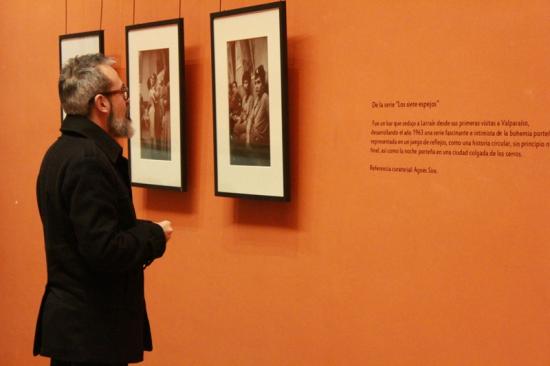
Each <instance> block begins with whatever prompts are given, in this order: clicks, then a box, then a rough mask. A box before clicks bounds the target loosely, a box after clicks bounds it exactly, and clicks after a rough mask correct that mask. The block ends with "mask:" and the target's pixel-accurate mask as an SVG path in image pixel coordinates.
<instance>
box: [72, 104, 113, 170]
mask: <svg viewBox="0 0 550 366" xmlns="http://www.w3.org/2000/svg"><path fill="white" fill-rule="evenodd" d="M61 132H62V133H76V134H78V135H81V136H84V137H87V138H89V139H91V140H93V141H94V142H95V144H96V145H97V146H98V147H99V148H100V149H101V150H102V151H103V152H104V153H105V154H106V155H107V157H108V158H109V159H110V160H111V161H112V162H113V163H115V162H116V161H117V159H118V158H119V156H121V155H122V148H121V147H120V145H119V144H118V143H117V142H116V141H115V140H114V139H113V138H112V137H111V136H109V135H108V134H107V133H106V132H105V131H103V129H101V127H99V126H98V125H96V124H95V123H94V122H92V121H90V120H89V119H88V118H87V117H84V116H77V115H74V114H69V115H67V117H65V119H64V120H63V123H62V124H61Z"/></svg>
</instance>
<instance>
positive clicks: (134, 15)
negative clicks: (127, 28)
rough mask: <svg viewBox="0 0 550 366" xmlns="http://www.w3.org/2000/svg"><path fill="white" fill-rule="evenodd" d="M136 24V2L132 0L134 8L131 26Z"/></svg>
mask: <svg viewBox="0 0 550 366" xmlns="http://www.w3.org/2000/svg"><path fill="white" fill-rule="evenodd" d="M134 24H136V0H134V8H133V9H132V25H134Z"/></svg>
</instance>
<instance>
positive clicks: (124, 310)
mask: <svg viewBox="0 0 550 366" xmlns="http://www.w3.org/2000/svg"><path fill="white" fill-rule="evenodd" d="M113 63H114V61H113V60H111V59H109V58H106V57H104V56H103V55H100V54H93V55H84V56H80V57H78V56H77V57H75V58H72V59H70V60H69V61H68V62H67V63H66V64H65V66H64V67H63V69H62V70H61V75H60V78H59V95H60V99H61V104H62V106H63V108H64V110H65V112H66V113H67V117H66V118H65V120H64V121H63V124H62V126H61V133H62V134H61V136H60V137H59V138H58V140H57V141H56V142H55V143H54V144H53V145H52V146H51V147H50V149H49V150H48V152H47V153H46V155H45V157H44V160H43V162H42V166H41V168H40V173H39V176H38V181H37V199H38V207H39V211H40V217H41V219H42V224H43V227H44V239H45V244H46V261H47V268H48V282H47V285H46V290H45V293H44V297H43V298H42V304H41V306H40V312H39V315H38V321H37V326H36V334H35V342H34V354H35V355H37V354H40V355H43V356H47V357H50V358H51V359H52V360H51V365H52V366H76V365H78V366H84V365H86V366H91V365H94V366H95V365H127V363H129V362H139V361H141V360H143V351H144V350H148V351H150V350H151V349H152V342H151V333H150V328H149V321H148V319H147V312H146V309H145V298H144V293H143V269H144V267H145V266H147V265H148V264H150V263H151V262H152V261H153V260H154V259H155V258H159V257H160V256H162V254H163V253H164V250H165V246H166V242H167V241H168V239H170V236H171V234H172V226H171V223H170V222H169V221H162V222H159V223H153V222H150V221H142V220H137V219H136V216H135V212H134V207H133V204H132V192H131V189H130V182H129V177H128V162H127V160H126V159H125V158H124V157H123V156H122V149H121V147H120V146H119V145H118V144H117V143H116V141H115V140H114V139H113V137H129V136H131V135H132V132H133V130H132V126H131V122H130V120H129V119H128V118H127V117H126V115H127V108H128V90H127V88H126V87H125V86H124V84H123V83H122V80H120V77H119V76H118V74H117V73H116V71H115V70H114V69H113V67H112V65H113Z"/></svg>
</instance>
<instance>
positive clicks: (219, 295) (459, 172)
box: [0, 0, 550, 366]
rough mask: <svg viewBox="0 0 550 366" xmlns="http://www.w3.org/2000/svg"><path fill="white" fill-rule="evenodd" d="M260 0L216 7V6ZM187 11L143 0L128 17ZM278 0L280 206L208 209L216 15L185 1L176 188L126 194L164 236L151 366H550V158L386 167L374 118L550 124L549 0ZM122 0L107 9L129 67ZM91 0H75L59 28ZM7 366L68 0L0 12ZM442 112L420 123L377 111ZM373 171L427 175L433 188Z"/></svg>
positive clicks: (39, 278) (0, 349)
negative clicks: (405, 102) (284, 88)
mask: <svg viewBox="0 0 550 366" xmlns="http://www.w3.org/2000/svg"><path fill="white" fill-rule="evenodd" d="M256 3H258V2H257V1H249V0H247V1H244V0H224V1H222V7H223V9H230V8H235V7H241V6H245V5H253V4H256ZM179 4H180V2H179V1H177V0H171V1H152V0H136V7H135V21H136V23H143V22H149V21H155V20H162V19H169V18H175V17H177V16H178V6H179ZM457 4H458V3H457V2H456V1H441V0H438V1H436V0H419V1H383V0H376V1H359V0H354V1H343V2H342V1H340V2H338V1H327V0H317V1H313V0H289V1H287V13H288V17H287V20H288V65H289V81H288V86H289V105H290V132H291V144H290V147H291V161H292V169H291V170H292V202H291V203H289V204H285V203H273V202H257V201H247V200H235V199H227V198H219V197H215V196H214V194H213V192H214V181H213V179H214V178H213V176H214V175H213V146H212V144H213V142H212V134H213V131H212V130H213V128H212V106H211V100H212V99H211V66H210V30H209V13H211V12H214V11H218V10H219V1H218V0H195V1H190V0H182V1H181V14H182V17H184V19H185V72H186V95H187V101H186V102H187V116H186V117H187V123H188V131H189V138H188V142H189V150H188V151H189V156H190V158H189V177H190V178H189V191H188V192H187V193H175V192H164V191H154V190H145V189H135V190H134V193H135V203H136V209H137V211H138V214H139V215H140V216H141V217H144V218H150V219H153V220H159V219H164V218H167V219H171V220H172V221H173V223H174V227H175V233H174V237H173V239H172V241H171V242H170V243H169V246H168V250H167V252H166V254H165V256H164V258H162V259H161V260H158V261H157V262H155V263H154V265H153V266H152V267H150V268H149V269H147V282H146V286H147V299H148V305H149V311H150V317H151V320H152V328H153V338H154V342H155V351H154V352H153V353H148V354H146V359H145V363H144V364H145V365H151V366H154V365H157V366H161V365H162V366H165V365H201V366H203V365H212V366H214V365H224V366H225V365H239V366H246V365H251V366H252V365H264V366H267V365H273V366H280V365H384V366H385V365H418V366H424V365H457V366H458V365H480V366H482V365H483V366H485V365H541V366H542V365H544V366H547V365H549V364H550V280H549V279H550V249H549V248H550V246H549V239H548V238H549V237H550V235H549V234H550V233H549V228H550V225H549V224H548V218H549V217H550V198H549V197H550V195H549V194H548V189H547V188H548V181H549V178H550V170H549V169H548V166H549V164H550V155H549V153H548V150H547V149H544V150H540V151H531V150H530V151H527V154H526V156H525V157H523V158H521V159H494V158H493V159H489V158H479V159H475V158H463V159H460V158H441V157H438V158H435V157H426V158H422V157H411V156H391V155H386V156H382V155H380V154H373V153H370V152H369V150H370V149H369V148H370V145H369V140H370V131H371V121H372V120H375V119H377V120H384V119H393V118H398V119H405V120H406V119H422V118H424V119H430V118H443V119H476V118H494V119H498V118H508V119H528V120H529V121H530V122H531V125H532V126H533V127H534V128H537V129H540V130H542V129H550V127H549V126H550V118H549V117H550V112H549V105H550V93H549V85H550V74H549V71H548V70H549V69H548V65H549V64H550V63H549V61H550V60H549V57H550V56H549V55H550V22H549V14H550V3H548V1H546V0H543V1H536V0H532V1H519V0H518V1H511V0H510V1H463V2H460V6H459V5H457ZM132 8H133V2H132V1H130V0H109V1H105V2H104V10H103V28H104V30H105V49H106V53H107V54H108V55H112V56H115V57H116V58H117V59H118V60H119V62H120V65H121V66H122V71H123V75H125V69H124V67H125V48H124V47H125V45H124V26H125V25H127V24H131V23H132V18H133V15H132ZM99 9H100V0H95V1H92V0H69V1H68V12H67V14H68V19H67V27H68V32H69V33H76V32H82V31H89V30H95V29H97V28H98V27H99V13H100V11H99ZM0 20H1V21H0V50H2V51H1V52H2V58H1V59H2V61H1V62H0V80H2V81H3V83H2V84H3V88H2V89H3V95H2V98H1V102H0V103H1V106H0V120H1V121H2V123H3V126H4V127H3V129H2V132H1V133H0V147H1V149H2V154H1V159H2V167H3V169H4V170H3V171H4V174H3V186H2V189H1V190H0V205H1V206H0V207H1V211H0V212H1V215H2V218H1V220H0V233H1V235H2V240H0V290H1V294H2V296H0V324H2V341H1V342H0V364H1V365H5V366H10V365H17V366H20V365H33V364H36V365H46V364H47V362H46V360H45V359H40V358H35V359H33V358H32V356H31V351H32V337H33V332H34V322H35V319H36V314H37V311H38V305H39V301H40V296H41V294H42V290H43V286H44V284H45V279H46V278H45V264H44V254H43V242H42V233H41V225H40V221H39V217H38V214H37V208H36V204H35V193H34V184H35V177H36V174H37V170H38V167H39V164H40V161H41V157H42V155H43V153H44V151H45V150H46V148H47V147H48V146H49V144H50V143H51V142H52V141H53V140H54V139H55V137H56V136H57V135H58V131H57V128H58V123H59V122H58V118H59V109H58V100H57V96H56V79H57V68H58V36H59V35H60V34H63V33H64V32H65V1H63V0H56V1H54V0H48V1H30V0H26V1H23V0H2V2H1V3H0ZM407 98H408V99H429V100H432V99H439V100H440V103H439V107H438V108H437V109H436V110H433V111H416V110H415V111H412V110H410V111H398V110H389V111H387V110H374V109H372V108H371V107H370V106H371V102H372V101H377V100H381V101H385V100H395V99H407ZM370 164H381V165H384V164H389V165H399V164H409V165H410V164H412V165H415V164H416V165H422V166H428V165H429V166H432V167H436V168H437V169H438V174H435V175H419V176H416V175H414V174H412V175H406V174H403V175H399V174H391V173H382V172H373V171H370V170H369V165H370Z"/></svg>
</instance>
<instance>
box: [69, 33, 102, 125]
mask: <svg viewBox="0 0 550 366" xmlns="http://www.w3.org/2000/svg"><path fill="white" fill-rule="evenodd" d="M98 52H99V53H103V52H104V45H103V31H102V30H98V31H93V32H84V33H72V34H63V35H60V36H59V70H61V68H62V67H63V64H65V62H67V60H68V59H70V58H73V57H75V56H81V55H85V54H88V53H98ZM60 110H61V120H62V121H63V119H64V118H65V111H64V110H63V108H62V107H60Z"/></svg>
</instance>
